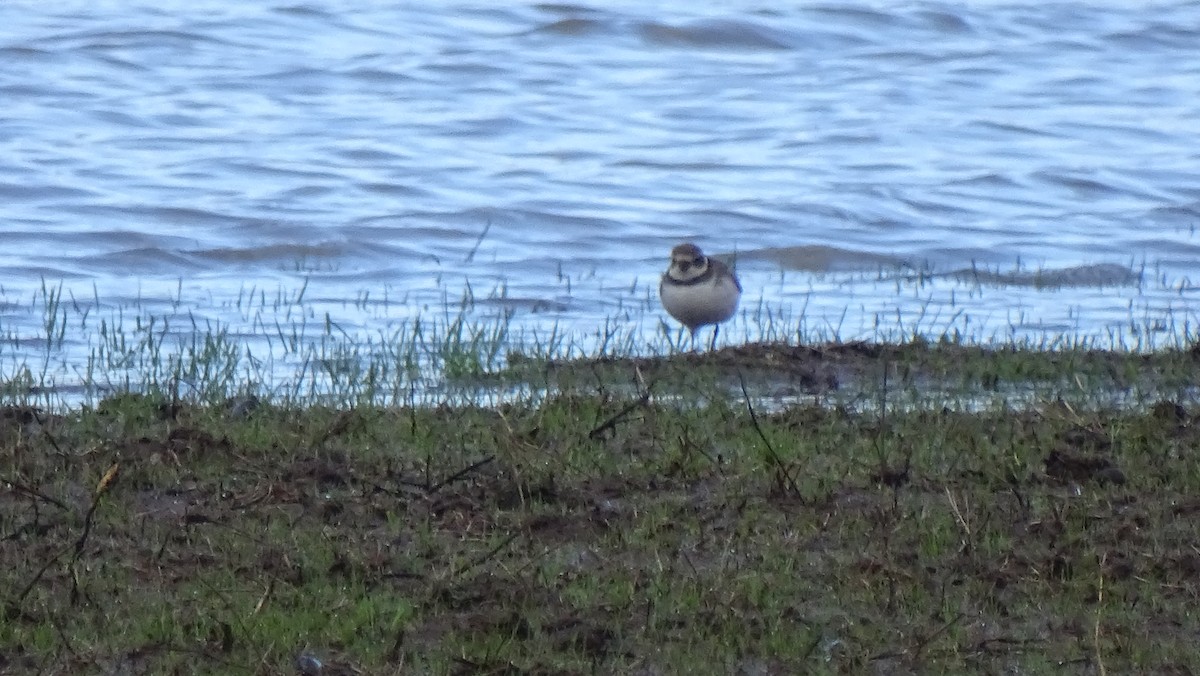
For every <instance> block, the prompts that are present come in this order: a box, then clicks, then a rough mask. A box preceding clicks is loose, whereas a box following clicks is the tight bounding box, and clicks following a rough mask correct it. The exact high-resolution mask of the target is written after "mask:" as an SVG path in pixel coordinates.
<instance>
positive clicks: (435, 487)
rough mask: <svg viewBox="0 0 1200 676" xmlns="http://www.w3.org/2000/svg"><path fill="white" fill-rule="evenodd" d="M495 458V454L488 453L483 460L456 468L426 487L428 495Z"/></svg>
mask: <svg viewBox="0 0 1200 676" xmlns="http://www.w3.org/2000/svg"><path fill="white" fill-rule="evenodd" d="M495 459H496V456H494V455H489V456H488V457H486V458H484V459H483V460H480V461H479V462H476V463H473V464H471V465H467V466H466V467H464V468H462V469H460V470H458V471H457V472H455V473H454V474H451V475H450V476H448V477H446V478H445V479H442V480H441V481H439V482H437V483H436V484H433V485H432V486H430V487H429V488H428V490H427V491H426V492H427V493H429V494H430V495H432V494H434V493H436V492H438V491H440V490H441V489H442V488H444V487H445V486H446V485H447V484H451V483H454V482H455V481H458V480H459V479H461V478H463V477H465V476H466V475H468V474H470V473H471V472H474V471H475V470H477V469H479V468H480V467H483V466H484V465H486V464H488V463H489V462H491V461H493V460H495Z"/></svg>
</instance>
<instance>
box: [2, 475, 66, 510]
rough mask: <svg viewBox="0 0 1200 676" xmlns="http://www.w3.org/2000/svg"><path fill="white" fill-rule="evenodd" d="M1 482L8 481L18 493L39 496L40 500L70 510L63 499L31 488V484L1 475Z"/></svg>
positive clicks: (33, 496)
mask: <svg viewBox="0 0 1200 676" xmlns="http://www.w3.org/2000/svg"><path fill="white" fill-rule="evenodd" d="M0 483H6V484H8V485H9V486H12V489H13V490H14V491H17V492H18V493H24V494H25V495H28V496H29V497H31V498H37V499H39V500H44V501H45V502H49V503H50V504H52V505H54V506H55V507H58V508H59V509H62V510H65V511H70V509H71V508H70V507H68V506H67V505H66V503H64V502H63V501H61V500H59V499H57V498H52V497H50V496H49V495H46V494H45V493H42V492H39V491H36V490H34V489H32V488H30V487H29V486H26V485H25V484H23V483H20V482H18V481H14V480H12V479H9V478H7V477H4V476H0Z"/></svg>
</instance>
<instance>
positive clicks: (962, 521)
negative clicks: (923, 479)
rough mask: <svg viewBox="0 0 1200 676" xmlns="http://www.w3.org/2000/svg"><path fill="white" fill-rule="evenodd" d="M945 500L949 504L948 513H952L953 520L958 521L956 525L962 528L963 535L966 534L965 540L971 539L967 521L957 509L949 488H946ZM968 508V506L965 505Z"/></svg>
mask: <svg viewBox="0 0 1200 676" xmlns="http://www.w3.org/2000/svg"><path fill="white" fill-rule="evenodd" d="M946 500H947V501H949V502H950V511H952V512H954V518H955V519H958V525H960V526H962V529H963V533H965V534H966V536H967V540H970V539H971V527H970V526H969V525H967V520H966V519H964V518H963V515H962V512H961V511H959V509H958V502H957V501H956V500H955V499H954V494H953V493H951V492H950V487H949V486H947V487H946ZM967 506H968V507H970V505H967Z"/></svg>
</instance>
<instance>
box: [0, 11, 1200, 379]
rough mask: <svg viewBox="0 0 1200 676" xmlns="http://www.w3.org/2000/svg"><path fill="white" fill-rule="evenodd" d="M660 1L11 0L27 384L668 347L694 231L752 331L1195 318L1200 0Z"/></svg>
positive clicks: (10, 64) (1130, 341)
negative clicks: (347, 359)
mask: <svg viewBox="0 0 1200 676" xmlns="http://www.w3.org/2000/svg"><path fill="white" fill-rule="evenodd" d="M657 4H658V5H659V6H658V7H656V8H654V9H653V10H650V9H645V8H643V7H642V6H641V5H640V4H638V3H617V4H614V3H603V4H600V3H597V4H595V5H584V4H528V5H519V4H516V3H511V6H506V7H502V8H495V7H493V6H492V5H490V4H479V5H470V4H463V3H457V2H447V3H433V4H430V3H422V5H423V6H421V7H419V8H413V7H393V6H386V7H385V6H381V5H380V4H377V3H326V2H308V3H272V2H262V3H236V2H199V3H193V2H189V3H175V2H169V1H168V2H156V3H144V4H142V3H138V2H122V3H109V2H101V3H80V2H67V3H32V2H5V3H3V4H0V99H2V100H3V101H4V105H3V106H0V228H2V230H3V238H4V244H5V246H4V247H3V248H2V249H0V303H2V304H0V331H2V332H3V334H4V338H5V341H4V344H3V346H2V347H0V361H2V363H3V364H4V369H5V370H6V371H11V370H12V365H13V364H17V363H22V362H24V361H26V360H28V359H30V358H33V359H47V360H49V361H53V362H55V363H56V364H59V365H60V366H61V367H62V368H63V370H64V372H65V373H75V374H76V375H78V374H79V373H81V372H82V371H83V370H84V369H86V368H87V367H86V364H85V362H86V360H87V358H88V355H89V354H94V352H95V349H96V341H97V340H98V339H97V338H96V337H95V336H94V335H93V334H94V333H95V332H97V331H99V329H100V324H99V322H100V319H101V318H107V321H108V323H107V324H106V327H107V328H109V329H111V328H112V326H113V322H114V321H119V320H120V319H121V318H122V317H124V318H129V317H133V316H159V315H161V316H164V317H174V318H176V322H175V326H176V328H175V329H173V331H174V332H176V333H178V334H179V335H184V334H186V333H187V332H188V331H191V330H192V327H196V328H197V329H198V330H199V331H201V332H204V331H211V330H212V327H214V326H223V327H226V328H228V329H229V330H231V331H232V332H233V333H234V334H236V335H238V336H241V337H243V338H245V339H246V340H248V341H254V340H256V339H258V338H260V337H262V336H263V335H269V334H274V335H275V336H276V338H278V336H279V335H282V333H284V332H285V329H283V328H281V327H286V326H294V324H295V323H296V322H297V321H302V322H310V323H312V324H314V325H322V324H323V325H325V326H326V327H328V326H335V327H336V330H337V331H339V332H343V333H345V334H347V335H361V336H381V335H386V334H387V332H388V331H389V330H391V329H392V328H393V327H395V326H396V325H397V323H400V322H404V321H405V320H406V319H408V320H411V319H412V318H414V317H416V316H425V315H429V314H434V315H442V316H450V315H451V314H452V313H453V312H454V311H455V310H454V309H453V308H454V307H457V303H458V302H459V301H460V300H461V299H462V298H463V297H464V296H465V295H468V294H469V295H471V296H473V297H474V298H475V299H476V300H478V301H481V302H479V303H477V304H476V305H475V307H474V310H473V312H476V313H479V314H480V316H483V317H488V316H496V315H499V314H501V313H503V312H509V313H511V321H512V324H513V326H514V328H515V329H519V330H520V331H524V330H526V329H528V330H531V331H545V330H549V328H550V327H557V328H558V330H559V331H562V332H565V333H567V334H570V335H574V336H577V338H576V339H577V340H579V341H583V342H586V341H587V340H588V339H589V338H588V337H589V336H594V335H596V333H597V332H598V331H602V330H603V329H601V328H600V327H602V326H604V324H605V321H606V320H607V321H608V322H610V326H611V325H612V324H614V323H615V324H625V323H628V324H629V325H630V326H632V327H634V330H635V331H641V332H642V333H644V334H645V335H646V336H647V341H648V342H649V341H650V340H651V336H653V335H655V334H657V332H658V331H660V323H659V318H660V316H661V310H660V309H659V307H658V304H657V283H658V276H659V274H660V273H661V271H662V269H663V268H664V266H665V257H666V253H667V251H669V249H670V248H671V246H672V245H673V244H675V243H677V242H678V241H680V240H684V239H692V240H695V241H696V242H697V243H699V244H701V245H702V246H703V247H705V249H706V250H709V251H712V252H716V253H720V254H728V255H731V256H735V257H736V260H737V266H738V270H739V272H740V274H741V276H742V279H743V283H744V285H745V286H746V289H747V294H746V297H745V298H744V302H743V307H744V309H745V310H746V314H744V315H742V316H740V317H739V318H738V319H737V320H736V322H735V324H734V326H733V327H731V330H727V331H725V332H724V333H723V335H724V340H729V341H736V340H740V339H744V338H745V337H746V336H751V337H753V336H755V335H761V334H762V333H763V329H762V327H763V323H764V321H765V320H764V317H768V318H775V319H778V320H780V321H781V322H785V323H786V322H791V323H792V324H793V325H796V324H797V323H798V322H800V321H801V320H802V321H803V324H802V325H800V326H801V327H802V329H803V330H804V331H806V332H807V333H808V334H809V335H825V336H830V337H832V336H837V337H840V338H842V339H858V338H872V337H886V336H889V335H904V334H911V333H912V332H913V331H918V332H922V333H926V334H929V335H934V336H936V335H940V334H941V333H943V332H946V331H954V330H958V331H960V332H962V333H963V334H965V335H968V336H972V337H973V338H974V339H977V340H983V341H986V340H992V339H1004V338H1009V337H1013V336H1017V337H1033V338H1034V339H1039V338H1041V337H1045V336H1057V335H1060V334H1068V335H1072V336H1084V337H1089V336H1090V337H1096V338H1099V339H1103V340H1109V341H1115V342H1119V343H1123V344H1127V345H1142V346H1145V345H1147V344H1164V343H1165V344H1170V343H1172V342H1174V341H1177V340H1178V339H1179V336H1180V335H1182V334H1183V332H1184V331H1186V330H1189V329H1190V327H1191V326H1193V325H1194V322H1195V321H1196V316H1195V312H1196V302H1197V291H1196V286H1194V283H1193V281H1192V278H1193V277H1195V276H1196V273H1195V272H1194V268H1195V267H1196V264H1197V261H1198V260H1200V238H1197V236H1196V234H1195V226H1196V223H1197V220H1198V217H1200V180H1198V178H1197V167H1198V166H1200V142H1198V141H1197V139H1200V4H1197V3H1193V2H1168V3H1154V4H1151V3H1131V4H1130V5H1129V6H1128V7H1124V6H1120V5H1116V4H1113V5H1109V4H1097V5H1084V4H1076V3H1071V4H1049V5H1046V4H1044V3H1033V2H1027V3H1026V2H1015V3H992V2H988V3H961V4H950V3H932V2H907V3H867V2H847V3H819V4H810V3H801V6H799V7H790V8H782V9H781V8H780V7H779V5H778V3H770V4H759V3H735V4H733V5H730V4H725V3H707V4H696V3H691V2H678V3H657ZM59 288H61V289H62V296H61V298H62V300H63V304H64V306H65V309H63V310H61V311H60V312H59V314H61V315H62V317H64V318H65V319H63V320H60V326H59V330H60V331H61V330H62V328H63V327H62V326H61V323H62V322H63V321H65V322H66V330H65V332H63V335H62V339H60V340H59V341H58V342H57V343H55V341H54V340H53V336H49V337H47V335H46V334H47V332H48V331H49V330H51V329H53V328H54V327H50V329H48V328H47V317H46V314H47V313H46V312H44V311H43V310H42V309H39V308H41V307H42V305H43V304H44V300H45V294H46V293H47V292H46V291H44V289H48V290H49V294H50V295H51V296H53V295H54V293H56V290H57V289H59ZM296 301H299V302H296ZM447 303H449V304H451V305H452V306H453V307H452V308H450V309H446V305H447ZM181 318H182V319H181ZM183 319H186V321H183ZM772 321H774V320H772ZM318 333H320V331H318ZM518 333H519V331H514V332H513V334H512V335H513V336H515V335H517V334H518ZM266 349H271V348H270V347H268V348H266ZM47 351H49V352H52V354H50V355H49V356H47V354H46V353H47ZM79 377H82V376H79ZM67 379H68V380H69V379H70V378H67Z"/></svg>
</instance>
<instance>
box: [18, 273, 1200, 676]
mask: <svg viewBox="0 0 1200 676" xmlns="http://www.w3.org/2000/svg"><path fill="white" fill-rule="evenodd" d="M45 298H46V301H47V303H46V307H45V331H44V333H45V336H44V340H45V346H46V351H45V355H46V358H45V359H44V360H43V361H42V362H41V363H32V364H31V363H30V362H20V361H17V360H16V357H14V358H13V360H12V361H8V362H6V363H7V364H8V365H9V366H10V368H8V370H7V371H5V374H6V376H7V377H6V379H5V380H4V386H3V387H0V392H2V393H3V394H2V397H3V398H2V399H0V401H2V402H3V405H0V486H2V487H3V491H0V543H2V544H0V604H2V605H0V609H2V611H3V612H2V613H0V647H2V649H0V673H28V672H48V673H154V674H159V673H222V674H224V673H246V674H274V673H281V674H282V673H297V669H298V666H297V664H298V663H299V664H302V665H307V667H312V665H314V664H316V662H315V661H316V660H319V661H320V662H321V663H322V664H324V665H325V667H324V670H323V671H320V672H319V673H353V671H352V670H353V669H358V670H361V672H362V673H405V674H408V673H435V674H445V673H580V674H583V673H642V674H654V673H767V674H775V673H779V674H783V673H863V672H869V671H874V672H885V673H963V672H978V673H995V672H999V671H1006V672H1007V671H1015V672H1020V673H1034V674H1039V673H1061V672H1062V671H1064V670H1067V671H1074V672H1083V673H1113V674H1116V673H1131V672H1158V673H1171V672H1175V673H1190V672H1195V671H1197V670H1200V660H1198V659H1197V658H1196V656H1195V655H1196V653H1195V651H1194V650H1193V649H1192V648H1191V646H1192V645H1193V643H1194V639H1195V636H1196V634H1197V631H1198V630H1200V619H1197V616H1196V614H1195V611H1194V608H1195V604H1196V601H1197V596H1198V594H1200V555H1198V554H1197V552H1196V549H1195V537H1194V527H1193V524H1192V522H1193V521H1194V518H1193V517H1194V515H1195V514H1197V513H1200V501H1198V500H1197V498H1196V497H1195V496H1196V495H1200V463H1198V462H1197V461H1196V459H1195V457H1196V454H1195V448H1196V446H1197V443H1198V442H1200V433H1198V432H1197V430H1200V413H1198V410H1197V401H1196V398H1197V397H1196V388H1195V383H1196V382H1197V376H1198V375H1200V357H1197V354H1196V351H1195V350H1194V349H1193V345H1192V343H1193V342H1194V340H1193V338H1192V337H1191V336H1190V335H1189V334H1188V333H1187V332H1186V331H1185V332H1183V333H1181V334H1178V335H1179V338H1178V339H1177V342H1176V344H1171V345H1164V346H1158V347H1156V348H1155V349H1146V350H1128V349H1111V348H1113V347H1114V346H1109V348H1110V349H1102V346H1099V345H1096V344H1093V343H1088V342H1081V341H1073V340H1071V339H1070V338H1069V337H1064V338H1062V339H1061V340H1059V341H1053V342H1051V343H1041V344H1022V343H1014V342H1009V343H1004V342H1000V343H995V344H986V345H985V344H976V343H973V342H971V341H968V340H962V339H961V336H954V335H950V334H946V335H944V336H943V338H942V339H941V340H929V339H927V338H925V337H923V335H922V334H921V332H919V331H912V332H905V333H904V336H903V337H902V338H901V339H897V340H892V341H888V340H883V339H882V338H883V337H882V336H881V339H880V340H877V341H873V342H869V343H868V342H854V341H841V340H836V339H835V340H831V341H827V342H815V341H814V340H812V339H813V336H812V335H811V334H804V333H803V332H802V331H801V329H800V328H798V327H797V326H795V325H792V326H791V327H790V328H789V327H787V326H785V322H784V320H783V319H782V318H780V317H778V316H774V315H763V316H760V321H761V323H760V324H759V326H758V328H757V329H756V331H757V334H756V335H758V336H759V337H764V336H769V337H770V340H766V341H759V342H752V341H749V342H747V343H746V344H743V345H738V346H735V347H728V348H725V349H722V350H719V351H716V352H697V353H692V352H687V351H680V350H679V349H678V348H679V347H680V345H681V338H682V336H681V334H678V333H672V331H670V330H667V331H664V332H663V333H661V334H659V336H660V338H659V340H661V342H659V343H654V344H651V345H646V344H642V343H639V342H637V341H636V340H635V338H634V336H635V334H634V333H633V332H631V330H629V329H626V328H624V325H623V324H621V323H618V322H612V323H609V324H606V325H605V326H603V327H601V328H600V329H599V330H598V331H599V333H598V334H597V338H598V340H595V341H580V339H579V338H578V337H577V336H571V335H569V334H567V333H562V332H559V331H558V330H557V329H555V330H553V331H551V332H550V333H548V334H544V335H537V334H534V333H527V332H523V331H521V330H518V329H516V328H515V327H514V326H513V325H512V323H511V321H510V320H511V316H508V315H501V316H499V317H493V318H492V319H490V320H482V319H475V318H474V317H475V315H473V314H472V311H471V307H470V305H469V303H467V302H465V301H464V304H463V305H462V306H460V307H458V308H456V309H452V310H448V311H447V312H446V313H445V314H444V315H442V316H439V317H436V318H429V319H425V318H422V319H419V320H418V319H413V320H410V321H407V322H403V323H400V324H398V325H396V326H395V327H394V328H393V330H392V332H390V333H388V334H386V335H379V336H376V337H371V338H363V337H361V336H359V335H357V334H353V333H352V332H349V331H344V330H342V328H341V327H339V326H338V325H337V323H336V322H334V321H333V320H332V319H331V318H330V317H329V316H328V315H326V316H324V317H323V318H320V319H316V318H314V317H313V316H312V315H311V313H306V312H304V311H303V310H302V309H301V307H302V305H303V303H304V298H303V293H302V292H301V293H299V294H296V296H295V297H291V296H289V297H286V298H285V297H280V298H278V299H276V300H275V301H268V300H267V299H266V297H265V296H263V294H261V293H257V294H249V295H248V298H247V300H246V301H245V302H246V307H247V310H246V311H247V312H252V311H253V309H252V308H253V307H255V306H259V307H261V306H262V305H264V304H270V303H272V302H274V303H276V305H277V308H276V309H279V310H280V312H278V313H277V315H279V316H290V317H291V320H292V321H290V323H288V324H286V325H284V324H276V325H274V327H273V328H272V329H270V330H267V331H266V332H265V335H266V336H267V337H266V338H265V339H264V338H262V336H259V337H257V338H256V340H260V341H261V340H265V341H266V343H265V345H266V347H267V348H268V352H267V353H256V352H255V349H257V348H255V347H253V345H257V346H260V347H261V346H262V345H263V343H262V342H258V343H253V345H251V344H250V343H248V342H247V340H246V337H245V336H239V335H235V334H233V333H231V332H230V331H229V330H228V329H227V328H226V327H222V326H220V325H216V324H210V323H208V322H207V321H205V320H201V319H198V318H194V317H190V316H187V315H182V316H181V315H179V314H170V313H167V314H161V315H156V314H154V313H145V312H134V313H130V314H122V312H123V311H118V312H117V313H116V314H115V315H114V316H108V317H103V318H101V317H99V316H97V315H96V314H95V313H92V312H91V311H89V312H82V311H78V310H77V309H76V308H81V307H83V305H81V304H78V303H73V302H72V301H71V299H64V298H63V296H62V292H61V290H56V289H53V288H47V289H46V292H45ZM240 303H241V301H239V308H241V304H240ZM95 305H98V303H96V304H95ZM89 307H92V306H89ZM292 308H295V309H294V310H293V309H292ZM292 312H294V315H290V314H289V313H292ZM181 322H182V323H183V324H182V326H181ZM63 327H71V328H68V329H64V328H63ZM92 329H95V331H92ZM81 330H82V333H83V335H85V336H88V337H87V338H86V339H85V340H83V342H84V343H85V344H86V345H88V349H90V350H91V355H92V359H91V360H90V361H89V366H88V367H87V369H86V370H85V371H84V372H83V373H81V374H76V375H77V376H78V378H77V380H74V381H72V383H71V387H73V388H78V389H71V390H69V392H70V393H72V394H73V395H75V398H74V399H72V400H71V401H72V403H70V404H64V398H65V396H63V393H64V392H67V391H68V390H64V389H63V388H64V383H62V382H60V381H59V380H57V379H58V378H59V376H60V375H61V374H62V373H63V371H62V370H61V369H58V367H57V366H55V364H54V359H55V358H58V356H61V349H62V348H63V343H64V341H69V340H70V337H71V336H72V335H76V336H78V334H79V332H80V331H81ZM89 331H92V332H91V333H89ZM752 337H753V336H747V338H752ZM797 338H800V340H797ZM88 341H91V342H88ZM585 343H586V344H587V345H589V346H591V347H590V348H589V349H588V350H585V349H584V348H582V347H581V345H583V344H585ZM264 354H268V355H270V356H269V357H268V356H264ZM281 367H286V368H283V369H282V372H285V373H290V374H291V375H289V376H287V377H284V378H282V379H281V378H280V377H279V375H278V374H279V373H280V372H281ZM113 468H116V475H115V479H114V480H112V481H111V482H109V483H103V482H102V478H103V477H105V476H106V473H108V472H109V471H110V470H112V469H113ZM101 485H102V486H103V487H102V488H98V486H101ZM339 669H341V671H338V670H339ZM310 670H311V669H310Z"/></svg>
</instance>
